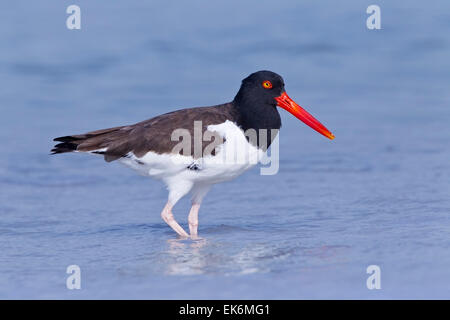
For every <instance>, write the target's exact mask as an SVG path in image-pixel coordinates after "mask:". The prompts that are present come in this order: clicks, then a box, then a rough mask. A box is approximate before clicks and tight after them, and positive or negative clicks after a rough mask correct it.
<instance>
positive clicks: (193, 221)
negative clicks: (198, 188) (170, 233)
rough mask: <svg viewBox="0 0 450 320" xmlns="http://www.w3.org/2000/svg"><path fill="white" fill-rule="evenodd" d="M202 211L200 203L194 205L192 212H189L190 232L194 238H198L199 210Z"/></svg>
mask: <svg viewBox="0 0 450 320" xmlns="http://www.w3.org/2000/svg"><path fill="white" fill-rule="evenodd" d="M199 209H200V203H193V204H192V207H191V211H189V216H188V222H189V232H190V234H191V237H192V238H194V239H195V238H197V228H198V210H199Z"/></svg>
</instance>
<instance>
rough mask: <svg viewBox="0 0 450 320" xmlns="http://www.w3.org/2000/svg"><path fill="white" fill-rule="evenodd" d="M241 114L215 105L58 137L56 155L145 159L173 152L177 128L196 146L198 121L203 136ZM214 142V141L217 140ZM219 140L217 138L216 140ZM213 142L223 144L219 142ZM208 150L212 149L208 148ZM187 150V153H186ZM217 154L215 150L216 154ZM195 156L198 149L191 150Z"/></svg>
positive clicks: (225, 105)
mask: <svg viewBox="0 0 450 320" xmlns="http://www.w3.org/2000/svg"><path fill="white" fill-rule="evenodd" d="M236 116H237V113H236V112H235V111H234V108H233V105H232V104H231V103H227V104H223V105H218V106H213V107H199V108H191V109H183V110H178V111H174V112H170V113H166V114H163V115H160V116H157V117H155V118H152V119H149V120H145V121H142V122H139V123H136V124H134V125H130V126H122V127H115V128H109V129H102V130H97V131H92V132H88V133H85V134H79V135H71V136H65V137H59V138H55V139H54V141H59V142H61V143H59V144H57V145H55V147H54V148H53V149H52V152H53V154H55V153H65V152H73V151H82V152H83V151H84V152H89V151H90V152H95V153H99V154H103V155H104V157H105V160H106V161H108V162H110V161H114V160H117V159H119V158H121V157H125V156H126V155H127V154H128V153H130V152H133V153H134V154H135V155H136V156H138V157H141V156H143V155H145V154H146V153H147V152H149V151H152V152H155V153H159V154H163V153H173V149H174V147H175V146H176V145H177V144H178V143H179V141H172V139H171V137H172V132H173V131H174V130H176V129H186V130H187V131H189V133H190V136H191V146H194V143H195V142H194V122H195V121H201V126H202V130H201V132H202V134H203V133H204V132H205V131H207V129H206V128H207V126H209V125H212V124H220V123H223V122H225V121H226V120H230V121H235V118H236ZM213 140H214V139H213ZM215 140H217V139H215ZM201 141H202V151H204V150H205V147H206V146H207V145H209V144H211V141H203V139H201ZM213 143H216V144H219V143H220V142H218V141H213ZM208 149H210V148H209V147H208ZM183 151H186V150H183ZM212 152H214V151H212ZM190 155H192V156H194V157H198V155H196V154H194V147H192V148H191V150H190Z"/></svg>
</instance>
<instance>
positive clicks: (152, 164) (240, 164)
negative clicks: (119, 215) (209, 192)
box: [119, 120, 264, 184]
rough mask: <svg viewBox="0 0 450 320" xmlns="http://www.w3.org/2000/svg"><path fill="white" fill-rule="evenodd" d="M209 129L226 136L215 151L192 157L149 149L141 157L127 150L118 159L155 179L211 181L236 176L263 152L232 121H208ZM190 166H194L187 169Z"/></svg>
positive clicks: (211, 182)
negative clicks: (123, 156) (125, 153)
mask: <svg viewBox="0 0 450 320" xmlns="http://www.w3.org/2000/svg"><path fill="white" fill-rule="evenodd" d="M208 131H212V132H217V133H218V134H219V135H220V136H221V137H223V138H224V140H225V142H224V143H223V144H222V145H220V146H219V147H218V148H217V149H216V153H215V155H207V156H204V157H202V158H199V159H194V158H193V157H191V156H182V155H179V154H157V153H154V152H148V153H146V154H145V155H144V156H143V157H136V156H135V155H134V154H132V153H130V154H128V155H127V156H128V157H127V158H121V159H120V160H119V161H120V162H122V163H124V164H125V165H127V166H129V167H131V168H132V169H135V170H136V171H138V172H139V173H141V174H143V175H148V176H150V177H153V178H156V179H162V180H165V181H168V180H170V181H173V180H177V181H182V180H187V181H191V182H192V183H194V184H196V183H206V184H213V183H218V182H222V181H226V180H230V179H233V178H235V177H237V176H239V175H240V174H242V173H243V172H244V171H246V170H247V169H249V168H251V167H252V166H254V165H255V164H257V163H258V161H259V160H260V159H261V157H262V156H263V155H264V152H263V151H262V150H260V149H258V148H256V147H255V146H253V145H252V144H250V143H249V142H248V141H247V139H246V137H245V135H244V132H243V131H242V130H241V129H240V128H239V127H238V126H237V125H236V124H234V123H233V122H231V121H228V120H227V121H225V122H224V123H221V124H217V125H210V126H208ZM189 166H191V168H196V169H197V170H192V169H189V168H188V167H189Z"/></svg>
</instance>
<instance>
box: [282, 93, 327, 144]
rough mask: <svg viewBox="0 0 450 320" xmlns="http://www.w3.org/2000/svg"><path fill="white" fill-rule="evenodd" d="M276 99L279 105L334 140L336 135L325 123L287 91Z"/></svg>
mask: <svg viewBox="0 0 450 320" xmlns="http://www.w3.org/2000/svg"><path fill="white" fill-rule="evenodd" d="M275 100H276V101H277V103H278V106H280V107H281V108H283V109H284V110H286V111H288V112H289V113H291V114H292V115H294V116H295V117H296V118H297V119H299V120H301V121H303V122H304V123H306V124H307V125H308V126H310V127H311V128H313V129H314V130H316V131H317V132H319V133H320V134H323V135H324V136H325V137H327V138H329V139H331V140H333V139H334V135H333V134H332V133H331V132H330V130H328V129H327V128H325V126H324V125H323V124H321V123H320V122H319V121H318V120H317V119H316V118H314V117H313V116H312V115H310V114H309V113H308V112H307V111H306V110H305V109H303V108H302V107H300V106H299V105H298V104H297V103H296V102H295V101H294V100H292V99H291V98H289V96H288V95H287V93H286V91H285V92H283V93H282V94H281V95H280V96H279V97H276V98H275Z"/></svg>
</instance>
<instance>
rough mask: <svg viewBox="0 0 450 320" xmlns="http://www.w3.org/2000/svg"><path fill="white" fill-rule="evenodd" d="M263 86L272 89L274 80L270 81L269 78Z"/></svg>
mask: <svg viewBox="0 0 450 320" xmlns="http://www.w3.org/2000/svg"><path fill="white" fill-rule="evenodd" d="M262 86H263V88H264V89H272V82H270V81H269V80H266V81H264V82H263V83H262Z"/></svg>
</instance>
